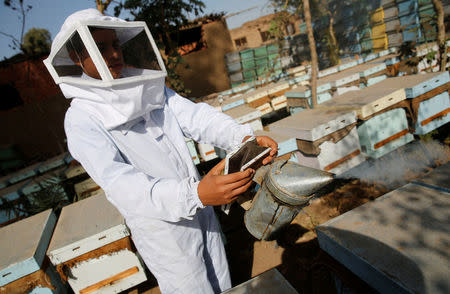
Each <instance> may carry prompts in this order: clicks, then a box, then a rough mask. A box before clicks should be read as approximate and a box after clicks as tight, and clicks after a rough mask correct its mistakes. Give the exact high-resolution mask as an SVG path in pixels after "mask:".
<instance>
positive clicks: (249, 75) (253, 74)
mask: <svg viewBox="0 0 450 294" xmlns="http://www.w3.org/2000/svg"><path fill="white" fill-rule="evenodd" d="M242 75H243V76H244V80H248V79H252V78H255V77H256V71H255V70H253V69H252V70H246V71H243V72H242Z"/></svg>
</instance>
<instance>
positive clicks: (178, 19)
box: [114, 0, 205, 94]
mask: <svg viewBox="0 0 450 294" xmlns="http://www.w3.org/2000/svg"><path fill="white" fill-rule="evenodd" d="M204 8H205V4H204V3H203V1H201V0H124V1H123V2H121V3H119V5H117V6H116V7H114V14H115V15H116V16H118V15H119V14H120V12H121V11H122V9H126V10H128V11H129V12H130V14H131V15H132V16H133V17H134V20H136V21H145V22H146V23H147V25H148V27H149V28H150V31H151V32H152V34H153V36H154V37H155V39H156V40H155V41H156V42H157V44H158V47H159V48H160V50H163V51H164V53H165V56H163V57H164V58H165V61H166V67H167V75H168V83H169V84H170V86H171V87H172V88H173V89H174V90H175V91H177V92H180V93H182V94H183V93H184V94H187V93H188V92H189V91H187V92H186V91H185V89H184V84H183V82H182V81H181V78H180V77H179V75H178V74H177V73H176V69H177V68H178V66H179V65H180V64H181V63H182V62H183V59H182V57H181V56H180V54H179V53H178V51H177V45H178V44H177V43H178V42H177V41H178V40H176V36H177V35H178V32H179V30H180V29H181V28H182V26H184V25H187V24H188V23H189V19H188V16H189V15H191V14H193V15H194V16H199V15H200V13H202V12H203V9H204Z"/></svg>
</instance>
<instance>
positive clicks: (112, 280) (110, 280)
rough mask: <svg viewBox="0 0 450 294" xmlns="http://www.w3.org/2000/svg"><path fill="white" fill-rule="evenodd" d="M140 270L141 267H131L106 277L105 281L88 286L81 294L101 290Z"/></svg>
mask: <svg viewBox="0 0 450 294" xmlns="http://www.w3.org/2000/svg"><path fill="white" fill-rule="evenodd" d="M137 272H139V269H138V267H137V266H135V267H132V268H129V269H127V270H125V271H123V272H121V273H118V274H117V275H114V276H112V277H110V278H108V279H104V280H103V281H100V282H98V283H95V284H94V285H91V286H89V287H86V288H84V289H81V290H80V294H89V293H92V292H95V291H97V290H99V289H100V288H102V287H105V286H108V285H110V284H113V283H115V282H117V281H118V280H122V279H125V278H126V277H129V276H131V275H134V274H135V273H137Z"/></svg>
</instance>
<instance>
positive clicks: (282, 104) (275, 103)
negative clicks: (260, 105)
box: [270, 95, 287, 110]
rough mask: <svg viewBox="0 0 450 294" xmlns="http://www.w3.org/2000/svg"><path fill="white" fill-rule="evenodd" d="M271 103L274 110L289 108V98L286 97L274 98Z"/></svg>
mask: <svg viewBox="0 0 450 294" xmlns="http://www.w3.org/2000/svg"><path fill="white" fill-rule="evenodd" d="M270 103H271V104H272V108H273V109H274V110H279V109H282V108H286V107H287V98H286V96H284V95H283V96H279V97H276V98H273V99H272V101H271V102H270Z"/></svg>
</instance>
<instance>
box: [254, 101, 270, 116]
mask: <svg viewBox="0 0 450 294" xmlns="http://www.w3.org/2000/svg"><path fill="white" fill-rule="evenodd" d="M256 109H258V110H259V112H261V115H265V114H268V113H271V112H272V111H273V108H272V106H271V105H270V103H264V104H263V105H261V106H258V107H256Z"/></svg>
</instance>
